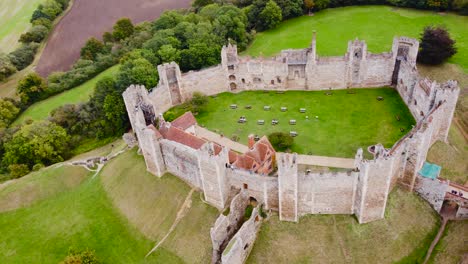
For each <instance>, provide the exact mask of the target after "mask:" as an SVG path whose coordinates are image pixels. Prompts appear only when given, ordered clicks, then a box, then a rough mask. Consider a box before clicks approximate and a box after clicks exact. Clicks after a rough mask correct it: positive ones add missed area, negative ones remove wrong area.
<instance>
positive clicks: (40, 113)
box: [13, 66, 119, 125]
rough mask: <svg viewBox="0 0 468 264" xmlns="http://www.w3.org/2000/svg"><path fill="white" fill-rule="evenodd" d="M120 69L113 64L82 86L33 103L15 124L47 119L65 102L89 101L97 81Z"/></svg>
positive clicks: (112, 74)
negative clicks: (27, 120)
mask: <svg viewBox="0 0 468 264" xmlns="http://www.w3.org/2000/svg"><path fill="white" fill-rule="evenodd" d="M118 69H119V66H113V67H111V68H109V69H107V70H105V71H103V72H102V73H100V74H99V75H97V76H96V77H94V78H93V79H91V80H89V81H87V82H85V83H83V84H82V85H80V86H77V87H75V88H73V89H71V90H68V91H65V92H63V93H60V94H57V95H55V96H53V97H50V98H48V99H46V100H43V101H40V102H38V103H35V104H33V105H31V106H30V107H29V108H28V109H27V110H26V111H24V113H22V114H21V115H20V117H18V119H16V121H15V122H14V123H13V124H14V125H17V124H21V123H22V122H23V121H25V120H26V119H32V120H41V119H45V118H47V117H48V116H49V113H50V112H51V111H52V110H54V109H55V108H57V107H59V106H62V105H65V104H77V103H82V102H86V101H88V100H89V97H90V96H91V95H92V93H93V91H94V86H95V85H96V83H97V82H98V81H99V80H101V79H102V78H104V77H108V76H114V75H115V74H116V73H117V71H118Z"/></svg>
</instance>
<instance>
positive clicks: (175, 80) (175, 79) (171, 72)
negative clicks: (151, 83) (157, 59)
mask: <svg viewBox="0 0 468 264" xmlns="http://www.w3.org/2000/svg"><path fill="white" fill-rule="evenodd" d="M158 73H159V84H158V88H159V89H161V88H163V89H168V90H169V92H170V95H171V102H172V105H177V104H180V103H182V102H183V101H184V98H183V95H182V92H181V79H182V74H181V72H180V68H179V65H178V64H177V63H175V62H171V63H164V64H162V65H158Z"/></svg>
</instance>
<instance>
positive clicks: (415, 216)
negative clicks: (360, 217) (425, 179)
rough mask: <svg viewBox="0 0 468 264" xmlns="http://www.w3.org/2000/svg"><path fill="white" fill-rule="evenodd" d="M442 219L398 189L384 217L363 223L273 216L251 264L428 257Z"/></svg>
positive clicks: (326, 217)
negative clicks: (284, 219)
mask: <svg viewBox="0 0 468 264" xmlns="http://www.w3.org/2000/svg"><path fill="white" fill-rule="evenodd" d="M438 223H439V220H438V217H437V216H436V214H435V212H434V211H433V210H432V208H431V207H430V206H429V205H428V204H427V203H426V202H424V201H423V200H422V199H420V198H419V197H418V196H417V195H416V194H414V193H409V192H405V191H401V190H398V189H397V190H395V191H393V192H392V193H391V194H390V196H389V200H388V204H387V209H386V213H385V219H382V220H379V221H375V222H371V223H368V224H359V223H358V222H357V221H356V219H355V218H354V217H353V216H346V215H308V216H305V217H301V218H300V219H299V223H291V222H280V221H279V220H278V217H277V216H274V217H272V218H271V219H270V220H269V221H268V222H266V223H264V224H263V226H262V227H261V230H260V233H259V236H258V239H257V241H256V242H255V244H254V248H253V250H252V253H251V255H250V257H249V259H248V261H247V263H351V262H352V263H394V262H397V261H399V260H400V259H402V258H404V257H406V256H408V255H410V257H408V259H407V262H406V263H415V259H420V258H421V257H424V254H425V251H426V250H427V247H428V246H429V245H430V243H431V242H432V238H433V236H435V233H436V232H437V228H438Z"/></svg>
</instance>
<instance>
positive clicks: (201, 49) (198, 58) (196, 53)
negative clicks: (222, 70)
mask: <svg viewBox="0 0 468 264" xmlns="http://www.w3.org/2000/svg"><path fill="white" fill-rule="evenodd" d="M219 51H220V47H217V46H214V47H213V46H210V47H209V46H208V45H206V44H205V43H196V44H193V45H191V46H190V48H189V49H186V50H182V52H181V53H180V55H181V56H180V57H181V61H180V67H181V68H182V70H183V71H189V70H199V69H201V68H203V67H206V66H211V65H215V64H217V63H219Z"/></svg>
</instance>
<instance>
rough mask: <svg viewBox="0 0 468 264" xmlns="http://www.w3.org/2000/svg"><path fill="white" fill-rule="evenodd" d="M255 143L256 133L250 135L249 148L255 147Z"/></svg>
mask: <svg viewBox="0 0 468 264" xmlns="http://www.w3.org/2000/svg"><path fill="white" fill-rule="evenodd" d="M254 144H255V139H254V135H249V149H251V148H253V146H254Z"/></svg>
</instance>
